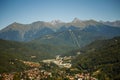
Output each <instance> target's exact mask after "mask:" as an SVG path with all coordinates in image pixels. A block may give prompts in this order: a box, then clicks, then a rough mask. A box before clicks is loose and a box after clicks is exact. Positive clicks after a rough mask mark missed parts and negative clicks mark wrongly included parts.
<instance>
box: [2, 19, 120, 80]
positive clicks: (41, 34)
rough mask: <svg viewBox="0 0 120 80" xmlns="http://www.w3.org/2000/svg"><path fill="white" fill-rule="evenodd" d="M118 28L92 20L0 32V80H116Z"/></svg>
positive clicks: (119, 74) (16, 27) (21, 26)
mask: <svg viewBox="0 0 120 80" xmlns="http://www.w3.org/2000/svg"><path fill="white" fill-rule="evenodd" d="M119 36H120V27H119V26H115V25H114V26H113V25H112V23H111V25H110V24H108V23H105V22H98V21H95V20H87V21H81V20H79V19H77V18H75V19H74V20H73V21H72V22H68V23H65V22H62V21H52V22H44V21H37V22H33V23H31V24H20V23H13V24H10V25H8V26H7V27H6V28H4V29H2V30H0V79H1V80H9V79H11V80H119V78H120V71H119V67H120V65H119V63H120V59H119V57H120V50H119V49H120V46H119V45H120V37H119Z"/></svg>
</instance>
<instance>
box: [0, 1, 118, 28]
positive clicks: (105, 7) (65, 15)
mask: <svg viewBox="0 0 120 80" xmlns="http://www.w3.org/2000/svg"><path fill="white" fill-rule="evenodd" d="M75 17H77V18H79V19H80V20H89V19H94V20H97V21H99V20H102V21H115V20H120V0H0V29H2V28H4V27H6V26H8V25H9V24H11V23H13V22H18V23H23V24H29V23H32V22H35V21H51V20H56V19H59V20H62V21H65V22H70V21H72V20H73V19H74V18H75Z"/></svg>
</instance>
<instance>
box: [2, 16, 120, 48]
mask: <svg viewBox="0 0 120 80" xmlns="http://www.w3.org/2000/svg"><path fill="white" fill-rule="evenodd" d="M119 24H120V21H115V22H103V21H95V20H85V21H83V20H79V19H78V18H74V20H73V21H71V22H67V23H66V22H63V21H60V20H53V21H51V22H44V21H37V22H33V23H31V24H21V23H17V22H14V23H12V24H10V25H8V26H7V27H5V28H4V29H2V30H0V38H1V39H5V40H12V41H25V42H29V41H32V42H35V43H45V44H52V45H54V44H55V45H56V44H58V45H74V46H76V45H77V46H79V45H80V46H84V45H86V44H89V43H90V42H92V41H94V40H96V39H106V38H112V37H115V36H120V27H119V26H120V25H119Z"/></svg>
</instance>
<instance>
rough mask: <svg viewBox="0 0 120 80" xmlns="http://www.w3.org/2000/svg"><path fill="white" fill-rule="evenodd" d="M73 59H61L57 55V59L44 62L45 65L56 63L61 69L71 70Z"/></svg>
mask: <svg viewBox="0 0 120 80" xmlns="http://www.w3.org/2000/svg"><path fill="white" fill-rule="evenodd" d="M71 58H72V57H71V56H69V57H67V56H65V57H60V55H57V56H56V59H47V60H43V62H44V63H55V64H56V65H58V66H59V67H65V68H70V67H71V66H72V64H71Z"/></svg>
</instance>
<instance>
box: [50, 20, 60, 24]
mask: <svg viewBox="0 0 120 80" xmlns="http://www.w3.org/2000/svg"><path fill="white" fill-rule="evenodd" d="M50 23H51V24H53V25H56V24H58V23H62V21H60V20H52V21H51V22H50Z"/></svg>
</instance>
